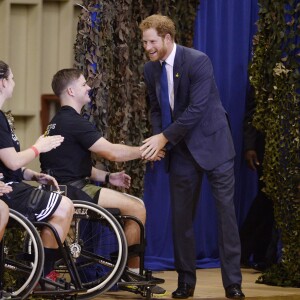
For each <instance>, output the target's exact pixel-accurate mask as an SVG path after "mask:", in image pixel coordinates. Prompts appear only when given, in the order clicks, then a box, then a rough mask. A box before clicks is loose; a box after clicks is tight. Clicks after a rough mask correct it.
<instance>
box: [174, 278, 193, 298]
mask: <svg viewBox="0 0 300 300" xmlns="http://www.w3.org/2000/svg"><path fill="white" fill-rule="evenodd" d="M194 290H195V288H194V287H192V286H190V285H189V284H187V283H185V282H179V283H178V288H177V290H176V291H175V292H173V293H172V298H176V299H186V298H188V297H193V296H194Z"/></svg>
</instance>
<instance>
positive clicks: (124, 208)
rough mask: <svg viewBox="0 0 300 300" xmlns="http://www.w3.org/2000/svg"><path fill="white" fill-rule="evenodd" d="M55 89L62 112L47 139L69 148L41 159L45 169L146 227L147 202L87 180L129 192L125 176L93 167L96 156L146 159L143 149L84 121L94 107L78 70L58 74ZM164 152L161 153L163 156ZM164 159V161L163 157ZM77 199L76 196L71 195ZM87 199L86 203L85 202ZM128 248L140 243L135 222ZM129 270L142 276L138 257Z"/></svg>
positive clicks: (128, 232)
mask: <svg viewBox="0 0 300 300" xmlns="http://www.w3.org/2000/svg"><path fill="white" fill-rule="evenodd" d="M52 89H53V91H54V93H55V95H57V96H58V97H59V99H60V105H61V109H60V110H59V111H58V112H57V114H56V115H55V116H54V118H53V119H52V120H51V122H50V124H49V125H48V127H47V130H46V133H45V135H46V136H52V135H57V134H58V135H62V136H64V138H65V140H64V143H63V144H62V145H61V146H60V147H58V148H57V149H54V150H53V151H51V152H49V153H42V154H41V155H40V162H41V169H42V171H43V172H45V173H48V174H50V175H52V176H54V177H55V178H56V180H57V181H58V183H59V184H67V185H71V186H77V187H78V188H80V189H81V190H82V191H84V192H85V193H86V194H88V195H89V197H90V198H91V199H93V201H94V203H97V204H99V205H100V206H102V207H104V208H109V207H117V208H119V209H120V211H121V214H122V215H133V216H135V217H137V218H138V219H139V220H141V222H142V223H143V224H145V220H146V210H145V206H144V203H143V202H142V200H140V199H138V198H136V197H131V196H130V195H127V194H123V193H120V192H117V191H114V190H111V189H108V188H101V187H98V186H95V185H92V184H90V183H89V181H86V180H85V179H86V178H88V179H91V180H93V181H97V182H107V183H108V182H110V183H112V184H115V185H118V186H123V187H128V186H129V184H130V177H129V176H127V175H125V174H124V173H123V172H121V173H114V174H110V173H107V172H105V171H102V170H99V169H96V168H94V167H93V165H92V159H91V155H92V154H96V155H98V156H101V157H103V158H105V159H108V160H111V161H118V162H121V161H122V162H123V161H129V160H133V159H137V158H141V151H140V150H139V147H131V146H126V145H122V144H112V143H110V142H109V141H107V140H106V139H105V138H104V137H103V136H102V134H101V133H100V132H99V131H98V130H97V129H96V128H95V127H94V126H93V125H92V124H91V123H90V122H89V121H88V120H86V119H85V118H83V117H82V116H81V115H80V112H81V109H82V107H83V106H84V105H85V104H87V103H89V102H90V97H89V91H90V89H91V88H90V87H89V86H88V85H87V83H86V80H85V78H84V76H83V75H82V73H81V71H80V70H77V69H63V70H60V71H58V72H57V73H56V74H55V75H54V77H53V80H52ZM162 156H163V152H161V156H160V157H162ZM159 159H160V158H159ZM68 195H69V197H70V198H71V199H72V198H74V197H72V196H70V194H68ZM82 200H83V199H82ZM124 231H125V235H126V239H127V242H128V245H129V246H131V245H135V244H138V243H139V234H140V229H139V226H138V225H137V224H136V223H135V222H134V221H131V220H126V222H125V228H124ZM128 267H129V268H130V269H131V270H132V271H134V272H137V273H138V272H139V257H131V258H129V260H128Z"/></svg>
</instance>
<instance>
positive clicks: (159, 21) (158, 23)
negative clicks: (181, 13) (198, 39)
mask: <svg viewBox="0 0 300 300" xmlns="http://www.w3.org/2000/svg"><path fill="white" fill-rule="evenodd" d="M139 28H140V30H141V31H145V30H147V29H150V28H153V29H155V30H156V31H157V34H158V36H160V37H162V38H164V37H165V36H166V34H170V36H171V38H172V40H173V41H174V40H175V34H176V29H175V24H174V22H173V21H172V20H171V19H170V18H169V17H167V16H163V15H160V14H157V15H151V16H149V17H147V18H146V19H144V20H143V21H142V22H141V24H140V26H139Z"/></svg>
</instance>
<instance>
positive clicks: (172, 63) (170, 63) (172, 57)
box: [160, 43, 176, 67]
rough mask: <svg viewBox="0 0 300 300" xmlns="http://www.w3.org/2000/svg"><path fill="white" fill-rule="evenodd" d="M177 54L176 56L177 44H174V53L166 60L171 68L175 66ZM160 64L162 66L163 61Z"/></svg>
mask: <svg viewBox="0 0 300 300" xmlns="http://www.w3.org/2000/svg"><path fill="white" fill-rule="evenodd" d="M175 54H176V43H174V47H173V49H172V52H171V53H170V55H169V56H168V57H167V59H166V60H165V62H166V64H168V65H169V66H171V67H173V66H174V60H175ZM160 63H161V64H162V60H161V61H160Z"/></svg>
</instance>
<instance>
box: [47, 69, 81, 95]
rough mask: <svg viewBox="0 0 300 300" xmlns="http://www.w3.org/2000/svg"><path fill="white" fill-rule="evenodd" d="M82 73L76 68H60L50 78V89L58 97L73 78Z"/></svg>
mask: <svg viewBox="0 0 300 300" xmlns="http://www.w3.org/2000/svg"><path fill="white" fill-rule="evenodd" d="M81 75H82V72H81V71H80V70H78V69H62V70H60V71H58V72H57V73H56V74H55V75H54V76H53V79H52V90H53V92H54V94H55V95H56V96H58V97H60V95H61V94H62V92H63V91H64V90H65V89H66V88H67V86H68V85H69V84H70V83H71V82H72V81H74V80H77V79H78V78H79V77H80V76H81Z"/></svg>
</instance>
